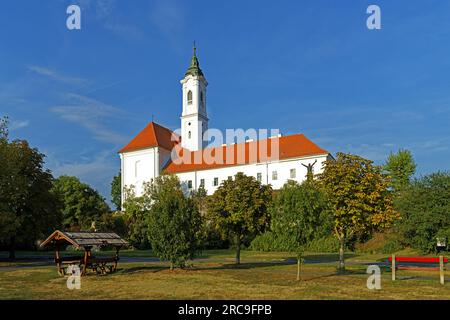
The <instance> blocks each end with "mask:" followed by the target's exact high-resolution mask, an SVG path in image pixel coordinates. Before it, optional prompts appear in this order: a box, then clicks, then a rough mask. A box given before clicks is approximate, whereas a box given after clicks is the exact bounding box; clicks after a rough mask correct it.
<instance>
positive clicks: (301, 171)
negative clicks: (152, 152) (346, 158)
mask: <svg viewBox="0 0 450 320" xmlns="http://www.w3.org/2000/svg"><path fill="white" fill-rule="evenodd" d="M315 160H317V163H316V164H315V165H314V173H315V174H317V173H321V172H322V170H323V162H324V161H325V160H327V155H323V156H314V157H303V158H293V159H286V160H280V161H276V162H268V163H257V164H250V165H241V166H230V167H224V168H218V169H212V170H199V171H194V172H183V173H178V174H177V176H178V178H179V179H180V181H181V183H182V186H183V189H184V190H185V191H186V192H187V191H189V190H190V189H189V187H188V186H189V181H191V184H192V189H191V190H197V189H198V188H199V186H200V183H201V180H202V179H204V183H205V189H206V191H207V193H208V195H211V194H213V193H214V192H215V191H216V190H217V188H218V187H219V186H220V184H221V183H222V181H224V180H226V179H228V177H230V176H234V175H235V174H237V173H238V172H243V173H244V174H245V175H247V176H252V177H255V178H257V176H258V173H260V174H261V182H262V183H263V184H271V185H272V188H273V189H280V188H281V187H283V185H284V184H285V183H286V182H287V181H288V180H294V181H297V182H299V183H301V182H302V181H304V180H305V179H306V173H307V169H306V168H305V167H304V166H303V165H302V164H304V165H308V164H311V163H313V162H314V161H315ZM291 169H295V178H291V176H290V174H291ZM274 171H276V173H277V179H276V180H274V179H272V178H273V176H272V174H273V172H274ZM215 178H217V180H218V181H217V182H218V184H217V186H215V185H214V179H215Z"/></svg>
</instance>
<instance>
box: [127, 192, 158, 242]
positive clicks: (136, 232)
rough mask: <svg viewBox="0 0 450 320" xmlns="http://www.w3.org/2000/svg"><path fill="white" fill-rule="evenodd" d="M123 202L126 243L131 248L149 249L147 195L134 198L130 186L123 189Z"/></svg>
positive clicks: (149, 203)
mask: <svg viewBox="0 0 450 320" xmlns="http://www.w3.org/2000/svg"><path fill="white" fill-rule="evenodd" d="M124 200H125V201H124V203H123V209H124V217H125V224H126V225H127V230H128V235H127V238H128V241H130V244H131V245H132V246H133V247H136V248H139V249H148V248H150V242H149V239H148V226H147V221H146V219H147V216H148V212H149V208H150V205H151V200H150V196H149V194H147V193H144V194H143V195H142V196H140V197H136V194H135V191H134V187H133V186H130V187H128V188H126V189H125V199H124Z"/></svg>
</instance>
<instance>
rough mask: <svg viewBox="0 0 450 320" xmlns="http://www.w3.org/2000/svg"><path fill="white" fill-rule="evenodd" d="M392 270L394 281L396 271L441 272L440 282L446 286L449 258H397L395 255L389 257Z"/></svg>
mask: <svg viewBox="0 0 450 320" xmlns="http://www.w3.org/2000/svg"><path fill="white" fill-rule="evenodd" d="M389 262H390V264H391V270H392V280H395V276H396V270H399V269H413V270H439V274H440V282H441V284H444V282H445V280H444V270H445V264H446V263H448V258H444V257H443V256H440V257H396V256H395V255H394V254H393V255H392V257H389Z"/></svg>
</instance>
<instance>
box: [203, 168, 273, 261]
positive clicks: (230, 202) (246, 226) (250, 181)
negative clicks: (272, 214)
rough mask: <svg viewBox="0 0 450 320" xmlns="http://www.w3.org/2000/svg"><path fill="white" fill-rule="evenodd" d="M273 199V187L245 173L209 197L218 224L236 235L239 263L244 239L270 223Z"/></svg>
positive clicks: (220, 228) (226, 234)
mask: <svg viewBox="0 0 450 320" xmlns="http://www.w3.org/2000/svg"><path fill="white" fill-rule="evenodd" d="M271 200H272V188H271V187H270V186H266V185H262V184H261V183H260V182H259V181H257V180H256V179H255V178H253V177H249V176H246V175H245V174H243V173H238V174H236V175H235V176H234V179H228V180H225V181H223V182H222V184H221V185H220V186H219V188H218V189H217V190H216V192H214V194H213V195H212V196H211V197H209V198H208V213H209V216H210V217H211V219H212V220H213V221H214V223H215V226H216V227H217V228H218V229H219V230H220V231H221V232H222V234H223V235H224V236H234V237H235V238H236V247H237V248H236V264H240V260H241V258H240V256H241V244H242V240H243V239H244V238H245V237H246V236H251V235H253V236H254V235H256V234H258V233H260V232H262V231H264V229H265V228H266V227H268V226H269V214H268V207H269V205H270V203H271Z"/></svg>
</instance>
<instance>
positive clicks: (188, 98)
mask: <svg viewBox="0 0 450 320" xmlns="http://www.w3.org/2000/svg"><path fill="white" fill-rule="evenodd" d="M187 102H188V104H192V91H191V90H189V91H188V94H187Z"/></svg>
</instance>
